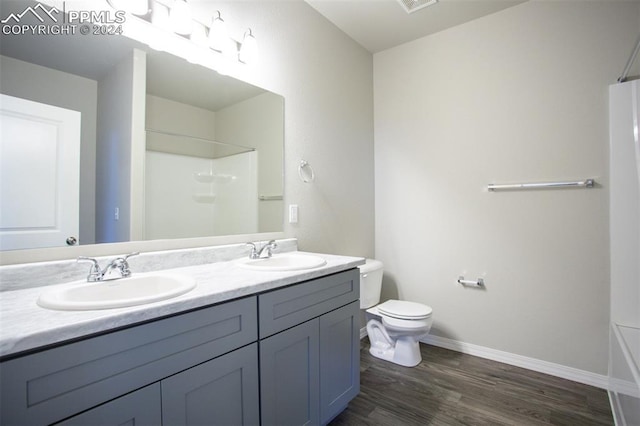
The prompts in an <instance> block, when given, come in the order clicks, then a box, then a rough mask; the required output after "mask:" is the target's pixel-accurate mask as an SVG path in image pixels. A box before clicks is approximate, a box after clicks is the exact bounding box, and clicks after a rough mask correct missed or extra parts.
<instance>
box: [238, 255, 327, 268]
mask: <svg viewBox="0 0 640 426" xmlns="http://www.w3.org/2000/svg"><path fill="white" fill-rule="evenodd" d="M326 263H327V261H326V260H324V259H323V258H321V257H320V256H313V255H310V254H299V253H280V254H274V255H273V256H271V257H269V258H265V259H240V260H239V261H238V266H240V267H242V268H245V269H252V270H254V271H299V270H302V269H313V268H318V267H320V266H324V265H325V264H326Z"/></svg>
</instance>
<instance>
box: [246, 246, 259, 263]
mask: <svg viewBox="0 0 640 426" xmlns="http://www.w3.org/2000/svg"><path fill="white" fill-rule="evenodd" d="M245 246H248V247H251V253H249V259H257V258H258V249H257V248H256V245H255V244H254V243H251V242H249V243H246V244H245Z"/></svg>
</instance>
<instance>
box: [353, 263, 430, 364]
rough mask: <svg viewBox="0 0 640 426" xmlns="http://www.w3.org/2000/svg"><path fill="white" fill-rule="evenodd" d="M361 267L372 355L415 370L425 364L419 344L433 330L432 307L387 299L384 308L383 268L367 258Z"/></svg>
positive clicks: (363, 307)
mask: <svg viewBox="0 0 640 426" xmlns="http://www.w3.org/2000/svg"><path fill="white" fill-rule="evenodd" d="M359 268H360V309H366V310H367V319H368V321H367V334H368V335H369V341H370V342H371V348H370V349H369V352H370V353H371V355H373V356H375V357H377V358H380V359H384V360H386V361H391V362H393V363H396V364H399V365H403V366H405V367H415V366H416V365H418V364H420V361H422V356H421V355H420V345H419V343H418V341H419V340H420V338H422V337H424V336H425V335H426V334H428V333H429V330H430V329H431V323H432V321H433V320H432V318H431V313H432V311H433V310H432V309H431V308H430V307H429V306H426V305H423V304H421V303H415V302H406V301H401V300H387V301H386V302H384V303H381V304H380V305H377V306H375V305H376V304H378V302H380V290H381V289H382V270H383V265H382V262H380V261H379V260H373V259H367V261H366V263H365V264H364V265H361V266H359Z"/></svg>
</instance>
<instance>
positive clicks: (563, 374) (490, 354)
mask: <svg viewBox="0 0 640 426" xmlns="http://www.w3.org/2000/svg"><path fill="white" fill-rule="evenodd" d="M366 335H367V329H366V328H364V327H363V328H361V329H360V338H361V339H362V338H364V337H365V336H366ZM420 341H421V342H422V343H426V344H428V345H433V346H438V347H441V348H445V349H450V350H452V351H456V352H461V353H464V354H469V355H473V356H477V357H480V358H485V359H490V360H492V361H497V362H502V363H504V364H509V365H513V366H516V367H521V368H526V369H528V370H532V371H537V372H539V373H544V374H549V375H551V376H555V377H560V378H563V379H567V380H571V381H574V382H578V383H584V384H585V385H589V386H595V387H597V388H601V389H608V388H609V378H608V376H605V375H602V374H596V373H591V372H589V371H584V370H579V369H577V368H573V367H567V366H565V365H560V364H555V363H553V362H548V361H542V360H539V359H535V358H530V357H526V356H522V355H517V354H512V353H510V352H504V351H500V350H497V349H491V348H487V347H484V346H478V345H474V344H471V343H464V342H459V341H457V340H452V339H447V338H445V337H438V336H433V335H428V336H426V337H425V338H423V339H422V340H420Z"/></svg>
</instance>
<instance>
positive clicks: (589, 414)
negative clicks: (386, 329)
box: [330, 338, 614, 426]
mask: <svg viewBox="0 0 640 426" xmlns="http://www.w3.org/2000/svg"><path fill="white" fill-rule="evenodd" d="M420 346H421V352H422V363H421V364H420V365H418V366H417V367H414V368H406V367H402V366H399V365H396V364H393V363H390V362H387V361H383V360H380V359H378V358H375V357H373V356H372V355H370V354H369V341H368V339H366V338H365V339H363V340H362V343H361V349H360V363H361V365H360V374H361V375H360V394H359V395H358V396H357V397H356V398H355V399H354V400H353V401H351V403H350V404H349V406H348V407H347V409H346V410H345V411H343V412H342V413H341V414H340V415H339V416H337V417H336V418H335V419H334V420H333V421H332V422H331V423H330V424H331V426H340V425H384V426H386V425H389V426H399V425H492V426H493V425H517V426H524V425H557V426H560V425H562V426H589V425H613V424H614V422H613V416H612V414H611V409H610V406H609V399H608V396H607V393H606V391H605V390H603V389H599V388H595V387H592V386H587V385H583V384H580V383H576V382H572V381H570V380H565V379H561V378H558V377H554V376H549V375H546V374H542V373H538V372H535V371H530V370H526V369H523V368H519V367H514V366H511V365H507V364H503V363H499V362H495V361H490V360H487V359H483V358H478V357H475V356H471V355H466V354H462V353H459V352H455V351H450V350H447V349H443V348H439V347H436V346H429V345H424V344H421V345H420Z"/></svg>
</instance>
